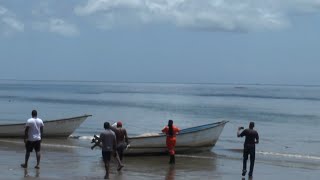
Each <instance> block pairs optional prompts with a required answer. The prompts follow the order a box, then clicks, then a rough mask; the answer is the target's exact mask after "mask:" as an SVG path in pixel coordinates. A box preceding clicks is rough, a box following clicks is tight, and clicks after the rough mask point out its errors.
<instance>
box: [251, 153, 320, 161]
mask: <svg viewBox="0 0 320 180" xmlns="http://www.w3.org/2000/svg"><path fill="white" fill-rule="evenodd" d="M257 153H258V154H262V155H266V156H279V157H286V158H296V159H309V160H320V157H319V156H311V155H304V154H290V153H278V152H265V151H258V152H257Z"/></svg>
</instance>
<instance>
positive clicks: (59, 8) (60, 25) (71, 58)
mask: <svg viewBox="0 0 320 180" xmlns="http://www.w3.org/2000/svg"><path fill="white" fill-rule="evenodd" d="M0 62H1V66H0V78H1V79H23V80H24V79H28V80H29V79H33V80H103V81H133V82H196V83H197V82H198V83H206V82H209V83H210V82H211V83H281V84H320V78H319V77H320V71H319V67H320V1H319V0H263V1H262V0H255V1H253V0H236V1H235V0H68V1H57V0H28V1H21V0H0Z"/></svg>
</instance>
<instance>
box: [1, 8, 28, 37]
mask: <svg viewBox="0 0 320 180" xmlns="http://www.w3.org/2000/svg"><path fill="white" fill-rule="evenodd" d="M23 31H24V24H23V23H22V22H20V21H19V20H18V19H17V18H16V16H15V14H13V13H12V12H10V11H9V10H8V9H6V8H5V7H3V6H0V34H2V35H4V36H10V35H11V34H13V33H15V32H23Z"/></svg>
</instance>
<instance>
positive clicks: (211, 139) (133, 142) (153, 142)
mask: <svg viewBox="0 0 320 180" xmlns="http://www.w3.org/2000/svg"><path fill="white" fill-rule="evenodd" d="M226 123H227V121H221V122H218V123H212V124H207V125H203V126H197V127H193V128H188V129H183V130H181V131H180V133H179V134H178V135H177V143H176V147H175V150H176V152H177V153H187V152H195V151H206V150H210V149H211V148H212V147H213V146H214V145H215V144H216V142H217V141H218V139H219V136H220V134H221V132H222V130H223V128H224V126H225V124H226ZM129 141H130V147H129V148H128V149H127V150H126V151H125V153H126V154H128V155H130V154H163V153H167V147H166V135H165V134H158V135H151V136H138V137H131V138H130V139H129Z"/></svg>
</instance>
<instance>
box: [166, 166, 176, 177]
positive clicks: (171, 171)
mask: <svg viewBox="0 0 320 180" xmlns="http://www.w3.org/2000/svg"><path fill="white" fill-rule="evenodd" d="M175 175H176V171H175V168H174V165H171V166H170V167H169V169H168V172H167V174H166V178H165V180H174V177H175Z"/></svg>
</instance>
